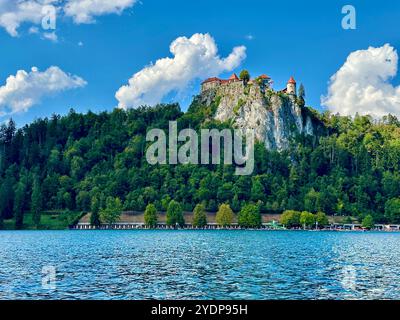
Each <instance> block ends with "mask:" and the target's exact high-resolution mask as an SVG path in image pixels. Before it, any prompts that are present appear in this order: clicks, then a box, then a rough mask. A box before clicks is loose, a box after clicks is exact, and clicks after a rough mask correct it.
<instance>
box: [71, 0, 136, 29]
mask: <svg viewBox="0 0 400 320" xmlns="http://www.w3.org/2000/svg"><path fill="white" fill-rule="evenodd" d="M135 3H136V0H67V3H66V5H65V7H64V11H65V15H66V16H69V17H72V18H73V20H74V22H75V23H78V24H79V23H93V22H94V17H95V16H101V15H105V14H110V13H116V14H121V13H122V11H124V10H125V9H127V8H130V7H132V6H133V5H134V4H135Z"/></svg>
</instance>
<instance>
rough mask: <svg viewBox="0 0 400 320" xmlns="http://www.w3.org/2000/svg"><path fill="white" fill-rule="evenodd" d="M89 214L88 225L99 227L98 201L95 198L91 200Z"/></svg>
mask: <svg viewBox="0 0 400 320" xmlns="http://www.w3.org/2000/svg"><path fill="white" fill-rule="evenodd" d="M90 209H91V214H90V224H91V225H92V226H95V227H99V226H100V224H101V221H100V209H101V208H100V201H99V199H97V197H93V198H92V203H91V206H90Z"/></svg>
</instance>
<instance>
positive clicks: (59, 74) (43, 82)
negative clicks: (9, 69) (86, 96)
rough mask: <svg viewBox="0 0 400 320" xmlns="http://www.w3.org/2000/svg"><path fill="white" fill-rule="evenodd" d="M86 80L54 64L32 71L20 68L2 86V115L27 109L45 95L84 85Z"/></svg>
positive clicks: (0, 88)
mask: <svg viewBox="0 0 400 320" xmlns="http://www.w3.org/2000/svg"><path fill="white" fill-rule="evenodd" d="M85 85H86V81H85V80H83V79H82V78H80V77H78V76H75V75H70V74H67V73H65V72H64V71H62V70H61V69H60V68H58V67H55V66H52V67H50V68H48V69H47V70H46V71H43V72H41V71H39V70H38V68H36V67H33V68H32V69H31V71H30V72H26V71H25V70H18V71H17V73H16V75H15V76H14V75H10V76H9V77H8V78H7V80H6V83H5V85H3V86H1V87H0V115H1V116H4V115H7V114H13V113H17V112H24V111H27V110H28V109H29V108H30V107H32V106H33V105H35V104H38V103H39V102H40V100H41V99H42V98H43V97H44V96H48V95H53V94H55V93H58V92H61V91H64V90H68V89H74V88H79V87H83V86H85Z"/></svg>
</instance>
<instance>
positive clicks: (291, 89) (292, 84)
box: [286, 77, 297, 95]
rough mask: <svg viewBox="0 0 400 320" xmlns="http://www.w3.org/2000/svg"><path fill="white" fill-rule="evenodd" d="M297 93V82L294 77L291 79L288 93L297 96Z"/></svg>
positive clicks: (288, 84) (287, 89)
mask: <svg viewBox="0 0 400 320" xmlns="http://www.w3.org/2000/svg"><path fill="white" fill-rule="evenodd" d="M296 92H297V91H296V80H294V78H293V77H290V79H289V81H288V83H287V87H286V93H287V94H293V95H296Z"/></svg>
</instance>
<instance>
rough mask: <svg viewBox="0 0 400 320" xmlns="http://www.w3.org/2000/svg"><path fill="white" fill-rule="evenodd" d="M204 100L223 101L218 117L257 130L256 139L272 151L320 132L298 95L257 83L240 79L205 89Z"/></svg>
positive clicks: (282, 148) (238, 125)
mask: <svg viewBox="0 0 400 320" xmlns="http://www.w3.org/2000/svg"><path fill="white" fill-rule="evenodd" d="M200 101H201V103H202V104H204V105H206V106H209V105H210V104H211V103H213V102H214V103H215V102H217V101H219V104H218V107H217V110H216V113H215V116H214V118H215V119H216V120H219V121H228V120H233V125H234V127H236V128H244V129H254V130H255V136H256V139H257V140H258V141H262V142H264V144H265V146H266V148H267V149H269V150H277V151H282V150H285V149H287V148H288V147H289V143H290V140H291V138H293V137H295V136H296V135H298V134H305V135H314V133H315V132H316V128H315V124H314V122H315V119H312V115H311V113H310V112H307V110H306V108H304V107H300V106H299V105H298V104H297V102H296V97H295V96H294V95H287V94H284V93H278V92H275V91H273V90H272V89H269V88H266V89H265V90H264V89H263V88H262V87H260V86H259V85H257V84H248V85H247V86H245V85H244V84H243V83H242V82H241V81H236V82H233V83H229V84H226V85H221V86H219V87H217V88H214V89H209V90H204V91H203V92H202V93H201V95H200Z"/></svg>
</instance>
